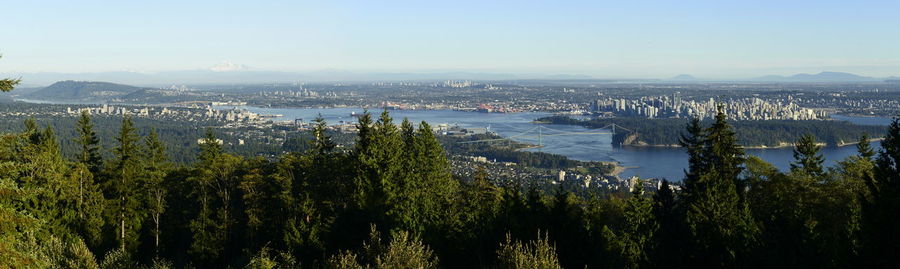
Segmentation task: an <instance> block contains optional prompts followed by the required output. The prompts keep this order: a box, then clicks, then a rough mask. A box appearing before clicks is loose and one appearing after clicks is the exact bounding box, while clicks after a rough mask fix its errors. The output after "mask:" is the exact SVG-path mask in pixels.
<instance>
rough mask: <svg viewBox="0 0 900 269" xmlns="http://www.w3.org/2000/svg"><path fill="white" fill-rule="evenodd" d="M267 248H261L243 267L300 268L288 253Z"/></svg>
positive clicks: (261, 268)
mask: <svg viewBox="0 0 900 269" xmlns="http://www.w3.org/2000/svg"><path fill="white" fill-rule="evenodd" d="M272 252H273V251H272V250H271V249H269V248H263V249H261V250H260V251H259V253H257V254H256V256H253V259H250V262H249V263H247V265H246V266H244V268H245V269H281V268H283V269H289V268H300V264H299V263H297V261H296V259H294V257H293V256H291V254H289V253H283V252H278V253H272Z"/></svg>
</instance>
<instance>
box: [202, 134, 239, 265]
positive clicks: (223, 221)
mask: <svg viewBox="0 0 900 269" xmlns="http://www.w3.org/2000/svg"><path fill="white" fill-rule="evenodd" d="M219 141H220V140H218V139H217V138H216V136H215V135H214V134H213V132H212V130H211V129H207V131H206V137H205V138H204V139H203V140H202V143H201V146H200V158H199V159H200V162H199V163H197V165H196V167H195V175H196V176H194V177H193V178H191V181H192V182H194V184H195V186H196V193H195V195H196V197H197V198H198V199H199V201H198V202H199V206H200V210H199V212H198V214H197V216H196V217H195V218H194V219H193V220H192V221H191V222H190V225H189V226H190V229H191V231H192V232H193V234H194V241H193V242H192V244H191V253H193V254H196V255H197V256H198V257H199V258H200V260H202V261H206V262H211V263H213V264H216V263H221V262H223V259H226V258H228V256H227V254H228V253H226V251H227V250H229V248H227V246H228V245H229V244H230V243H231V242H230V240H231V238H232V234H231V233H232V232H233V227H234V225H235V220H236V219H235V215H236V210H235V208H234V203H235V198H236V196H237V194H238V186H239V184H240V176H239V174H238V171H239V170H240V169H241V163H242V159H241V158H239V157H235V156H232V155H230V154H227V153H223V152H222V145H221V144H219V143H220V142H219Z"/></svg>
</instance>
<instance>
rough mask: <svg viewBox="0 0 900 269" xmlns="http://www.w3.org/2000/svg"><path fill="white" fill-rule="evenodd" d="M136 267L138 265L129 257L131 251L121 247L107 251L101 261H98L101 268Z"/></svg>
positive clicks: (125, 268) (120, 268)
mask: <svg viewBox="0 0 900 269" xmlns="http://www.w3.org/2000/svg"><path fill="white" fill-rule="evenodd" d="M138 267H139V265H138V263H137V262H136V261H134V258H132V257H131V253H129V252H128V251H125V250H123V249H115V250H111V251H110V252H107V253H106V256H104V257H103V261H102V262H100V268H101V269H133V268H138Z"/></svg>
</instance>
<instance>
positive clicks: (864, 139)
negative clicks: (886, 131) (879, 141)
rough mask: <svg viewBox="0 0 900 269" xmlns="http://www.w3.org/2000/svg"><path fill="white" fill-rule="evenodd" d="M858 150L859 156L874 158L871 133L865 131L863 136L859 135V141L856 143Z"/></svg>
mask: <svg viewBox="0 0 900 269" xmlns="http://www.w3.org/2000/svg"><path fill="white" fill-rule="evenodd" d="M856 152H857V153H858V155H859V157H862V158H866V159H868V160H872V157H875V150H874V149H872V145H871V144H870V143H869V134H867V133H863V134H862V136H860V137H859V142H858V143H856Z"/></svg>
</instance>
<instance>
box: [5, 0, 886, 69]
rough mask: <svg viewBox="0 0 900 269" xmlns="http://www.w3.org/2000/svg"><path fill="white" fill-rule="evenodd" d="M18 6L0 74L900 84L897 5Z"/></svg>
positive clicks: (484, 1)
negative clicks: (881, 79) (232, 71)
mask: <svg viewBox="0 0 900 269" xmlns="http://www.w3.org/2000/svg"><path fill="white" fill-rule="evenodd" d="M137 2H138V1H39V0H37V1H16V2H15V3H7V4H5V5H3V10H4V11H3V12H4V13H5V14H4V19H3V23H0V33H2V37H0V53H2V54H3V56H4V57H3V59H2V60H0V72H7V73H8V72H101V71H138V72H157V71H170V70H191V69H205V68H209V67H210V66H213V65H215V64H217V63H220V62H222V61H226V60H227V61H231V62H234V63H237V64H242V65H246V66H249V67H250V68H252V69H254V70H278V71H314V70H348V71H360V72H444V71H469V72H504V73H542V74H555V73H567V74H587V75H592V76H595V77H606V78H623V77H670V76H674V75H677V74H682V73H688V74H693V75H695V76H698V77H704V78H742V77H750V76H758V75H766V74H793V73H799V72H807V73H814V72H819V71H823V70H828V71H845V72H854V73H859V74H862V75H869V76H891V75H897V76H900V15H897V14H898V13H897V11H898V10H900V1H896V0H894V1H805V0H800V1H768V0H762V1H760V0H757V1H721V0H720V1H523V0H519V1H488V0H480V1H469V0H455V1H371V0H369V1H146V2H147V3H137Z"/></svg>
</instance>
